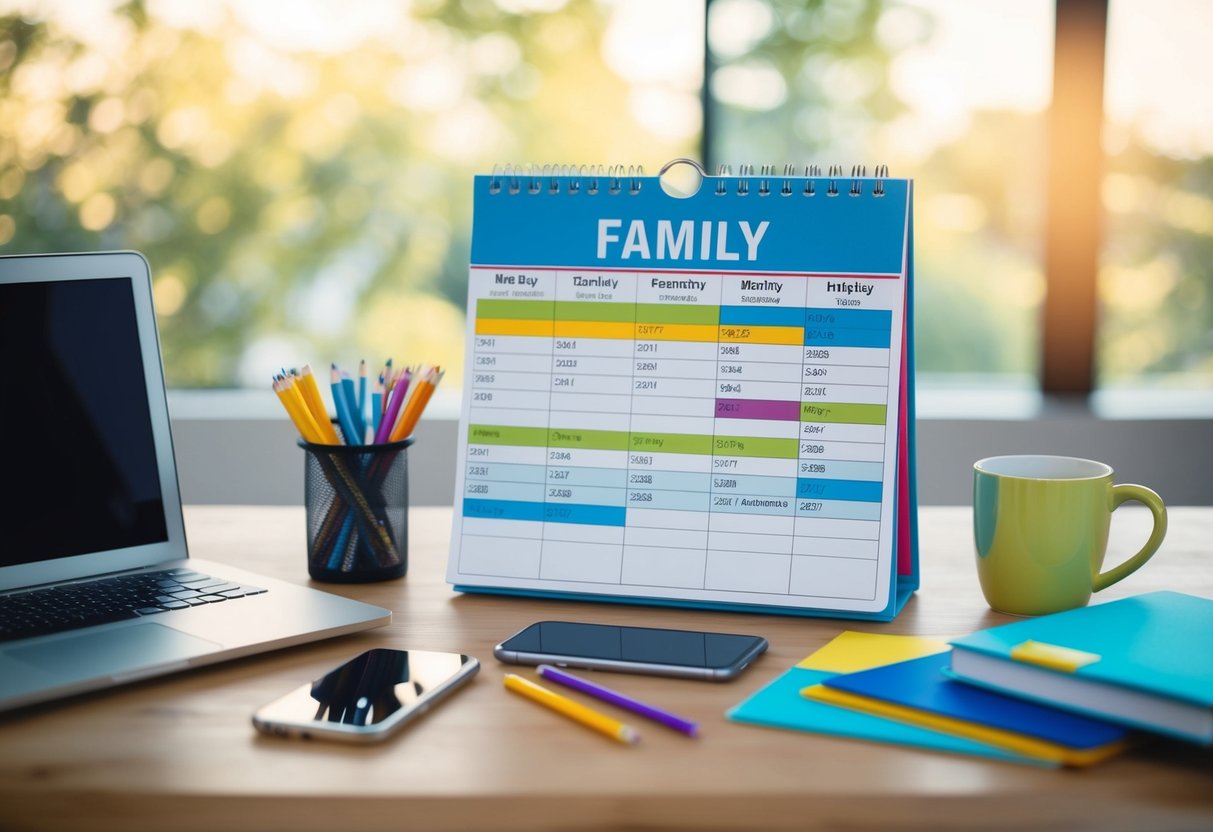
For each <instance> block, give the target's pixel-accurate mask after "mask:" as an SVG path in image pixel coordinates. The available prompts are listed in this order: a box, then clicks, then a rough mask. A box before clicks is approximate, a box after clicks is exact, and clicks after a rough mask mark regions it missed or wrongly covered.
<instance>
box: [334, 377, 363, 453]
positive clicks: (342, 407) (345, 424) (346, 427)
mask: <svg viewBox="0 0 1213 832" xmlns="http://www.w3.org/2000/svg"><path fill="white" fill-rule="evenodd" d="M329 380H330V382H331V384H330V386H331V387H332V391H333V405H334V406H335V407H336V408H337V421H338V422H340V423H341V432H342V433H344V434H345V444H347V445H361V444H362V437H360V436H359V435H358V430H357V429H356V428H355V426H354V420H353V417H352V416H351V415H350V406H349V401H348V400H347V399H346V397H345V390H344V389H343V388H342V385H341V370H340V369H339V368H338V367H337V365H336V364H332V365H330V369H329Z"/></svg>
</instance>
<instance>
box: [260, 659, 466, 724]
mask: <svg viewBox="0 0 1213 832" xmlns="http://www.w3.org/2000/svg"><path fill="white" fill-rule="evenodd" d="M468 661H469V659H468V657H467V656H462V655H459V654H458V653H431V652H425V651H421V650H413V651H405V650H386V649H375V650H368V651H367V652H365V653H363V654H362V655H360V656H357V657H355V658H353V659H351V660H350V661H348V662H346V663H345V664H343V665H342V666H341V667H338V668H336V669H335V670H332V671H330V672H328V673H326V674H325V675H324V676H323V677H322V678H320V679H317V680H316V681H315V682H313V683H312V684H311V685H304V686H303V687H301V688H299V689H297V690H295V691H294V692H292V693H290V694H288V695H286V696H284V697H283V698H282V699H279V700H278V701H277V702H274V703H272V704H271V705H268V706H267V707H266V708H265V709H263V711H262V712H261V713H262V715H263V716H264V717H265V718H266V719H268V720H270V721H275V720H278V721H285V722H307V721H312V722H338V723H344V724H346V725H358V726H367V725H377V724H379V723H381V722H383V721H385V720H387V719H390V718H392V717H393V715H394V714H396V712H397V711H399V710H401V709H402V708H403V709H409V708H411V707H413V706H414V705H415V704H416V703H417V701H418V700H419V699H420V698H421V697H422V696H424V695H425V694H427V693H429V692H430V691H432V690H433V689H434V688H437V687H439V686H440V685H442V684H445V683H446V682H447V681H449V680H450V679H451V677H453V676H455V675H457V674H458V673H459V671H460V670H461V669H462V668H463V666H464V665H465V664H467V663H468Z"/></svg>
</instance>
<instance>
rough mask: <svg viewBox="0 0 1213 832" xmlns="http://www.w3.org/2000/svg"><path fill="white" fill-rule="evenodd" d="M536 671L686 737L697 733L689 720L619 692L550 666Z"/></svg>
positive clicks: (542, 666) (541, 666)
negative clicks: (679, 732)
mask: <svg viewBox="0 0 1213 832" xmlns="http://www.w3.org/2000/svg"><path fill="white" fill-rule="evenodd" d="M537 670H538V672H539V675H540V676H541V677H542V678H544V679H548V680H549V681H552V682H556V683H557V684H560V685H565V686H566V687H570V688H572V689H573V690H577V691H581V692H582V693H586V694H589V695H590V696H593V697H594V698H596V699H601V700H602V701H603V702H607V703H609V704H611V705H615V706H617V707H620V708H625V709H627V710H629V711H632V712H633V713H637V714H640V715H641V716H643V717H646V718H647V719H651V720H653V721H654V722H659V723H661V724H662V725H664V726H666V727H667V728H673V729H674V730H675V731H681V732H682V733H684V734H686V735H687V736H688V737H694V736H696V735H698V733H699V725H698V724H696V723H694V722H691V721H690V720H689V719H683V718H682V717H680V716H677V715H676V714H672V713H670V712H669V711H666V710H662V709H661V708H656V707H654V706H652V705H649V704H647V703H644V702H641V701H640V700H639V699H633V698H632V697H630V696H625V695H624V694H622V693H620V692H619V691H616V690H611V689H610V688H608V687H603V686H602V685H598V684H595V683H593V682H590V681H588V680H586V679H582V678H579V677H577V676H574V675H573V674H572V673H565V672H564V671H563V670H557V669H556V668H554V667H552V666H551V665H550V664H541V665H539V667H538V668H537Z"/></svg>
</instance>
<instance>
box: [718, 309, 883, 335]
mask: <svg viewBox="0 0 1213 832" xmlns="http://www.w3.org/2000/svg"><path fill="white" fill-rule="evenodd" d="M720 325H721V326H729V325H732V326H797V327H805V328H806V329H818V328H822V329H835V328H836V329H872V330H877V331H881V330H883V331H885V332H887V331H888V330H889V329H890V328H892V325H893V312H892V310H890V309H818V308H809V309H804V308H799V309H797V308H792V307H787V306H722V307H720Z"/></svg>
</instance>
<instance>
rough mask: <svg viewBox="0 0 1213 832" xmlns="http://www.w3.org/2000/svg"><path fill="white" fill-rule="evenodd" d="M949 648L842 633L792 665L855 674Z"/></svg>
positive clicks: (924, 641) (931, 642)
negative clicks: (798, 662)
mask: <svg viewBox="0 0 1213 832" xmlns="http://www.w3.org/2000/svg"><path fill="white" fill-rule="evenodd" d="M951 649H952V648H951V647H949V646H948V643H947V642H945V641H936V640H935V639H933V638H923V637H922V636H893V635H884V634H882V633H857V632H854V631H852V630H846V631H845V632H843V633H841V634H840V635H838V636H837V637H836V638H835V639H834V640H833V641H831V642H830V643H829V644H827V645H826V646H825V647H822V648H821V649H820V650H818V651H817V652H815V653H813V654H812V655H810V656H808V657H807V658H805V659H804V660H803V661H801V662H800V664H798V665H796V666H797V667H800V668H803V669H805V670H820V671H823V672H826V673H855V672H857V671H860V670H869V669H870V668H873V667H882V666H883V665H886V664H893V663H895V662H905V661H909V660H910V659H918V658H922V657H923V656H930V655H933V654H935V653H944V652H947V651H948V650H951Z"/></svg>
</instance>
